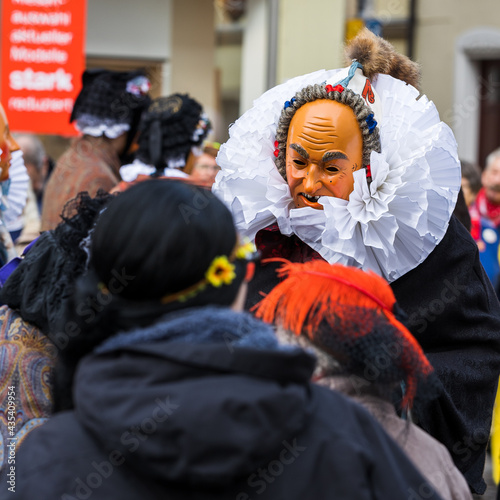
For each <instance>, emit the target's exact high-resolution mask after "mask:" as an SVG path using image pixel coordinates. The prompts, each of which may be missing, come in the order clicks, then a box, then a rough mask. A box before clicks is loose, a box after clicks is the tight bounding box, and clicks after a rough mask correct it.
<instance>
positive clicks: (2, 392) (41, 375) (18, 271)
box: [0, 193, 109, 469]
mask: <svg viewBox="0 0 500 500" xmlns="http://www.w3.org/2000/svg"><path fill="white" fill-rule="evenodd" d="M108 200H109V195H106V194H99V195H98V196H96V197H94V198H91V197H90V196H89V195H88V194H87V193H80V194H79V195H78V197H77V198H75V199H74V200H71V201H70V202H69V204H68V207H67V209H66V211H67V213H71V214H72V216H71V217H66V215H65V214H66V211H63V220H62V222H61V223H60V224H59V225H58V226H57V227H56V229H54V230H51V231H46V232H44V233H43V234H42V235H41V236H39V237H38V239H37V240H36V241H34V242H33V243H32V244H30V245H29V247H28V248H27V249H25V254H24V255H23V257H22V259H21V258H16V259H14V260H13V261H10V262H9V263H8V264H7V265H5V266H3V267H2V268H1V269H0V283H1V285H2V288H0V303H1V304H3V305H2V306H1V307H0V324H1V325H2V328H1V332H0V373H1V374H2V383H1V384H0V408H1V410H0V469H3V468H4V467H6V466H7V465H8V458H9V447H8V445H9V444H11V443H15V445H16V448H17V447H19V446H20V445H21V444H22V443H23V441H24V439H25V438H26V436H27V435H28V433H29V432H31V431H32V430H33V429H35V428H37V427H39V426H40V425H42V424H43V423H44V422H46V421H47V418H48V417H49V416H50V415H51V414H52V405H53V383H54V367H55V364H56V360H57V357H58V353H59V352H61V351H63V350H64V349H65V347H66V343H67V338H68V336H69V335H71V334H72V333H73V331H72V330H71V329H70V328H69V327H68V328H69V329H66V330H64V329H59V322H60V318H61V314H62V312H63V305H64V303H65V301H66V300H67V299H68V298H69V297H70V295H71V291H72V290H73V286H74V284H75V281H76V278H77V277H78V276H80V275H82V274H83V273H84V272H85V270H86V266H87V258H88V255H87V254H88V251H87V250H86V249H85V247H84V246H83V245H82V243H85V240H86V238H88V234H89V231H90V230H91V229H92V226H93V224H94V221H95V218H96V217H97V215H98V214H99V212H100V211H101V210H102V209H103V208H104V206H105V204H106V203H107V201H108ZM9 409H13V410H14V414H9V413H8V410H9ZM11 415H15V419H12V418H10V416H11ZM14 455H15V454H14Z"/></svg>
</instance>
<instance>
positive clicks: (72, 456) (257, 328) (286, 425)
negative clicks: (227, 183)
mask: <svg viewBox="0 0 500 500" xmlns="http://www.w3.org/2000/svg"><path fill="white" fill-rule="evenodd" d="M171 316H172V315H168V316H167V317H166V318H165V319H164V320H163V321H162V322H161V323H158V324H156V325H154V326H153V327H149V328H146V329H143V330H139V331H136V332H130V333H127V334H126V335H122V336H118V337H116V338H115V339H114V340H112V342H111V343H110V344H109V343H108V345H106V346H104V348H102V349H100V351H98V352H95V353H93V354H91V355H89V356H87V357H86V358H85V359H84V360H83V361H82V362H81V363H80V365H79V369H78V372H77V374H76V379H75V390H74V399H75V410H74V411H71V412H63V413H60V414H58V415H56V416H54V417H53V418H52V419H50V420H49V421H48V423H46V424H45V425H44V426H42V427H40V428H39V429H36V430H35V431H33V432H32V433H31V434H30V435H29V436H28V437H27V438H26V440H25V442H24V443H23V445H22V446H21V447H20V449H19V450H17V455H16V463H15V491H16V494H14V495H13V494H12V493H11V492H9V491H7V488H6V487H5V484H6V483H5V481H6V478H5V476H4V477H3V478H2V484H3V487H2V488H1V489H0V498H2V499H3V498H9V499H10V498H14V499H15V498H21V499H25V500H33V499H47V500H48V499H50V500H55V499H61V500H74V499H82V498H90V499H91V500H98V499H107V500H109V499H112V498H116V499H120V500H128V499H138V498H147V499H168V500H176V499H183V500H185V499H190V498H193V499H195V498H196V499H219V500H221V499H232V500H235V499H237V500H249V499H259V500H265V499H268V498H269V499H273V500H278V499H287V500H288V499H301V500H302V499H332V498H335V499H348V498H349V499H351V498H356V499H380V500H390V499H398V500H401V499H405V498H414V499H416V498H426V499H429V498H438V496H437V495H436V494H435V493H434V492H433V491H432V490H431V489H430V487H429V486H428V485H427V483H426V482H425V480H424V479H423V478H422V477H421V476H420V474H419V473H418V472H417V471H416V470H415V469H414V467H413V466H412V465H411V463H410V462H409V461H408V459H407V458H406V456H405V455H404V454H403V452H402V451H401V450H400V449H399V447H398V446H397V445H396V444H395V443H394V442H393V441H392V440H391V439H390V438H389V437H388V436H387V435H386V434H385V432H384V431H383V430H382V428H381V427H380V426H379V425H378V423H377V422H375V421H374V420H373V419H372V417H371V416H370V415H369V414H368V413H367V412H366V411H365V410H364V409H363V408H361V406H358V405H357V404H356V403H354V402H353V401H351V400H348V399H347V398H345V397H344V396H342V395H340V394H338V393H336V392H333V391H330V390H328V389H325V388H322V387H319V386H316V385H314V384H311V383H310V382H309V379H310V376H311V373H312V371H313V368H314V359H313V358H312V357H311V356H310V355H309V354H306V353H305V352H303V351H300V350H296V349H291V348H283V347H279V346H277V345H272V344H270V342H275V341H274V340H272V341H271V340H269V339H271V338H272V336H271V333H270V330H269V328H268V327H267V326H265V325H263V324H262V323H260V322H258V321H257V320H255V319H253V318H252V317H251V316H250V315H247V314H236V313H233V312H230V311H228V310H225V309H211V308H208V309H202V310H186V311H185V312H183V313H182V314H181V315H180V316H178V317H176V318H175V321H174V323H175V324H173V323H172V320H171ZM172 332H173V334H172ZM249 338H250V340H249ZM194 339H198V341H197V342H196V343H194V342H193V340H194ZM7 486H8V483H7Z"/></svg>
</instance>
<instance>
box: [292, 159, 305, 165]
mask: <svg viewBox="0 0 500 500" xmlns="http://www.w3.org/2000/svg"><path fill="white" fill-rule="evenodd" d="M293 163H295V165H297V166H299V167H305V166H306V162H305V161H304V160H297V159H295V160H293Z"/></svg>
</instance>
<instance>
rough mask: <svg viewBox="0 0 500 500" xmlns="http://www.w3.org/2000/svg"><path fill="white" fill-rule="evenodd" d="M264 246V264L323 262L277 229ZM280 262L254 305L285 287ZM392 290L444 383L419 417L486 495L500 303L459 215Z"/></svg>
mask: <svg viewBox="0 0 500 500" xmlns="http://www.w3.org/2000/svg"><path fill="white" fill-rule="evenodd" d="M275 229H276V228H275ZM256 243H257V246H258V249H260V250H261V251H262V257H263V259H265V258H269V257H276V256H280V257H282V258H285V259H289V260H291V261H293V262H302V261H305V260H310V259H314V258H321V257H320V256H319V254H317V253H316V252H314V250H312V249H311V248H309V247H308V246H307V245H306V244H305V243H303V242H302V241H301V240H300V239H299V238H297V237H296V236H292V237H290V238H288V237H285V236H283V235H281V234H280V233H279V232H278V231H277V230H274V231H272V230H262V231H260V232H259V233H258V234H257V237H256ZM278 265H279V263H278V264H276V263H268V264H263V265H262V266H261V267H260V268H257V272H256V275H255V278H254V280H253V281H252V282H250V284H249V296H248V300H247V308H251V307H252V305H253V304H255V303H256V302H257V301H258V300H260V298H261V293H260V292H264V293H267V292H268V291H269V290H271V289H272V288H273V286H274V285H275V284H276V283H277V281H278V278H277V277H276V273H275V269H276V267H277V266H278ZM391 287H392V289H393V291H394V295H395V296H396V299H397V301H398V304H399V305H400V306H401V307H402V309H403V310H404V311H405V312H406V314H407V315H408V325H407V326H408V327H409V329H410V331H411V332H412V333H413V335H415V337H416V339H417V340H418V341H419V343H420V345H421V346H422V348H423V349H424V351H425V353H426V355H427V356H428V358H429V360H430V361H431V363H432V365H433V366H434V368H435V371H436V374H437V375H438V377H439V379H440V381H441V383H442V385H443V393H442V395H441V396H440V397H439V398H438V399H436V400H434V401H432V402H430V403H427V404H426V406H425V407H424V406H422V405H421V404H420V403H419V401H418V398H417V400H416V403H415V408H414V415H413V416H414V418H415V420H416V421H417V423H418V424H419V425H420V426H421V427H422V428H423V429H425V430H426V431H427V432H429V433H430V434H431V435H433V436H434V437H435V438H436V439H438V440H439V441H441V442H442V443H443V444H445V445H446V447H447V448H448V450H449V452H450V454H451V455H452V457H453V460H454V462H455V464H456V466H457V467H458V469H459V470H460V471H461V472H462V473H463V474H464V475H465V477H466V479H467V481H468V483H469V485H470V486H471V487H472V488H473V489H474V490H475V491H476V492H478V493H480V494H481V493H484V491H485V488H486V484H485V482H484V480H483V478H482V476H483V468H484V461H485V453H486V446H487V442H488V438H489V433H490V426H491V410H492V408H493V403H494V399H495V394H496V387H497V383H498V377H499V373H500V304H499V302H498V300H497V298H496V296H495V292H494V290H493V288H492V286H491V283H490V282H489V280H488V278H487V276H486V274H485V272H484V269H483V268H482V266H481V264H480V262H479V252H478V248H477V245H476V244H475V242H474V240H473V239H472V237H471V236H470V234H469V233H468V232H467V230H466V229H465V228H464V227H463V225H462V224H461V223H460V222H458V220H457V219H456V218H455V217H452V218H451V220H450V225H449V228H448V231H447V233H446V235H445V237H444V238H443V240H442V241H441V243H440V244H439V245H438V246H437V247H436V248H435V249H434V251H433V252H432V253H431V254H430V255H429V257H427V259H426V260H425V261H424V262H423V263H422V264H420V265H419V266H418V267H417V268H415V269H414V270H412V271H410V272H408V273H407V274H405V275H404V276H402V277H401V278H399V279H397V280H396V281H394V282H393V283H391Z"/></svg>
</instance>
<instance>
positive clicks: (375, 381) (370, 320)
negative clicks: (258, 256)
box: [256, 260, 472, 500]
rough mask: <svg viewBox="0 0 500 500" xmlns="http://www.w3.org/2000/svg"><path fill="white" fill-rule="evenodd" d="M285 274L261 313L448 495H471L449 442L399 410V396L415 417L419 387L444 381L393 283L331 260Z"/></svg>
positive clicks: (431, 391) (467, 499)
mask: <svg viewBox="0 0 500 500" xmlns="http://www.w3.org/2000/svg"><path fill="white" fill-rule="evenodd" d="M278 273H279V275H280V276H281V277H283V281H281V282H280V283H279V284H278V285H276V287H275V288H273V289H272V290H271V292H270V293H269V294H268V295H267V296H266V297H265V298H264V299H263V300H262V301H260V302H259V303H258V305H257V310H256V316H257V317H258V318H261V319H263V320H264V321H266V322H268V323H275V324H277V325H278V327H279V328H278V337H279V338H280V339H281V340H283V341H284V342H285V343H287V344H291V345H300V346H302V347H303V348H305V349H309V350H312V351H313V352H314V353H315V355H316V357H317V359H318V363H317V365H316V368H315V371H314V375H313V380H314V381H315V382H316V383H318V384H320V385H323V386H326V387H330V388H331V389H334V390H338V391H340V392H342V393H344V394H346V395H348V396H350V397H352V398H354V399H355V400H356V401H358V402H359V403H361V404H362V405H363V406H364V407H366V408H367V409H368V410H369V411H370V413H371V414H372V415H373V416H374V417H375V418H376V419H377V420H378V421H379V422H380V424H381V425H382V426H383V427H384V429H385V430H386V431H387V432H388V434H389V435H390V436H391V437H392V438H393V439H394V440H395V441H396V442H397V443H398V444H399V445H400V446H401V448H402V449H403V450H404V451H405V452H406V454H407V455H408V457H409V458H410V459H411V460H412V462H413V463H414V464H415V467H417V469H419V470H420V472H421V473H422V475H423V476H424V477H426V478H427V479H428V480H429V482H430V483H431V484H432V485H433V486H434V488H435V490H436V491H437V492H439V494H440V495H441V496H442V497H443V498H444V499H448V500H459V499H461V500H471V499H472V495H471V493H470V491H469V487H468V485H467V482H466V481H465V478H464V477H463V476H462V474H461V473H460V472H459V470H458V469H457V468H456V467H455V465H454V463H453V460H452V459H451V456H450V454H449V452H448V450H447V449H446V448H445V446H444V445H442V444H441V443H439V442H438V441H437V440H436V439H434V438H433V437H431V436H430V435H429V434H427V433H426V432H425V431H423V430H422V429H420V428H419V427H417V426H416V425H415V424H414V423H412V422H411V421H410V420H403V419H402V418H400V417H399V416H398V415H397V414H396V409H395V408H394V406H393V401H398V410H399V411H401V412H402V413H404V414H406V415H408V414H409V412H411V409H412V406H413V403H414V400H415V397H416V394H417V389H418V388H420V389H422V388H424V389H425V390H420V391H419V397H420V398H424V399H429V400H430V399H432V398H433V397H434V396H435V394H436V392H435V390H436V384H437V380H436V379H435V374H434V371H433V368H432V366H431V364H430V363H429V361H428V360H427V358H426V357H425V355H424V353H423V351H422V348H421V347H420V345H419V344H418V342H417V341H416V340H415V338H414V337H413V335H412V334H411V333H410V332H409V331H408V329H407V328H406V327H405V326H404V321H405V315H404V313H403V311H402V310H401V309H400V308H399V307H398V304H397V302H396V299H395V297H394V293H393V291H392V289H391V287H390V286H389V284H388V283H387V282H386V281H385V280H384V279H383V278H382V277H380V276H378V275H377V274H375V273H373V272H370V271H368V272H366V271H363V270H361V269H356V268H354V267H347V266H343V265H342V264H328V262H325V261H324V260H313V261H309V262H305V263H292V262H289V261H284V263H283V265H282V266H281V267H280V269H279V271H278ZM402 385H403V386H404V387H405V390H404V394H403V397H401V395H400V394H401V386H402ZM398 394H399V397H398Z"/></svg>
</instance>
